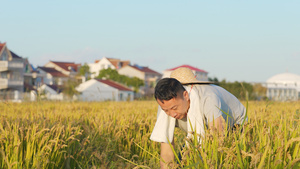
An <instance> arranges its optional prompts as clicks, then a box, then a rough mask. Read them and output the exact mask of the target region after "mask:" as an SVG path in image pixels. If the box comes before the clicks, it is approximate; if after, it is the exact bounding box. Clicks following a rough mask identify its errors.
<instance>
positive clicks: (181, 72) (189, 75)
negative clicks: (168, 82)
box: [170, 67, 213, 84]
mask: <svg viewBox="0 0 300 169" xmlns="http://www.w3.org/2000/svg"><path fill="white" fill-rule="evenodd" d="M170 77H171V78H174V79H177V80H178V81H179V82H180V83H181V84H212V83H213V82H210V81H200V80H197V79H196V75H195V74H194V73H193V72H192V70H191V69H189V68H186V67H181V68H177V69H175V70H173V71H172V72H171V75H170Z"/></svg>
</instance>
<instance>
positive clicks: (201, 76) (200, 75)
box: [163, 65, 208, 81]
mask: <svg viewBox="0 0 300 169" xmlns="http://www.w3.org/2000/svg"><path fill="white" fill-rule="evenodd" d="M181 67H186V68H189V69H191V70H192V72H193V73H194V74H195V75H196V79H197V80H200V81H208V76H207V74H208V72H206V71H205V70H202V69H198V68H196V67H193V66H190V65H181V66H177V67H175V68H171V69H167V70H165V71H164V72H163V78H165V77H170V75H171V72H172V71H173V70H175V69H177V68H181Z"/></svg>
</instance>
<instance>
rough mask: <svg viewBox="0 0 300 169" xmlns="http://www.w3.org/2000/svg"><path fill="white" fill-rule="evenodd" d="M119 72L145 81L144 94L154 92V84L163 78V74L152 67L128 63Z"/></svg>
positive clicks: (142, 90)
mask: <svg viewBox="0 0 300 169" xmlns="http://www.w3.org/2000/svg"><path fill="white" fill-rule="evenodd" d="M118 73H119V74H121V75H125V76H128V77H137V78H139V79H141V80H143V81H144V82H145V86H144V87H142V88H141V93H142V94H143V95H151V94H153V93H154V86H155V85H156V82H157V81H158V80H159V79H160V78H161V76H162V75H161V74H160V73H158V72H156V71H154V70H152V69H150V68H149V67H143V66H138V65H133V66H132V65H127V66H124V67H122V68H120V69H119V70H118Z"/></svg>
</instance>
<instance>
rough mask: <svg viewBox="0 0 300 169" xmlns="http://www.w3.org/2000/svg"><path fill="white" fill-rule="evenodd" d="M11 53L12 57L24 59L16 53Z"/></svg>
mask: <svg viewBox="0 0 300 169" xmlns="http://www.w3.org/2000/svg"><path fill="white" fill-rule="evenodd" d="M10 53H11V56H12V57H13V58H15V59H21V58H22V57H20V56H18V55H17V54H15V53H14V52H12V51H11V50H10Z"/></svg>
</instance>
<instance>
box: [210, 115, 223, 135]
mask: <svg viewBox="0 0 300 169" xmlns="http://www.w3.org/2000/svg"><path fill="white" fill-rule="evenodd" d="M208 127H209V129H213V130H214V129H216V130H217V132H218V133H223V131H224V128H225V120H224V118H223V117H222V116H219V117H218V118H216V119H215V120H214V121H212V122H210V123H209V124H208Z"/></svg>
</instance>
